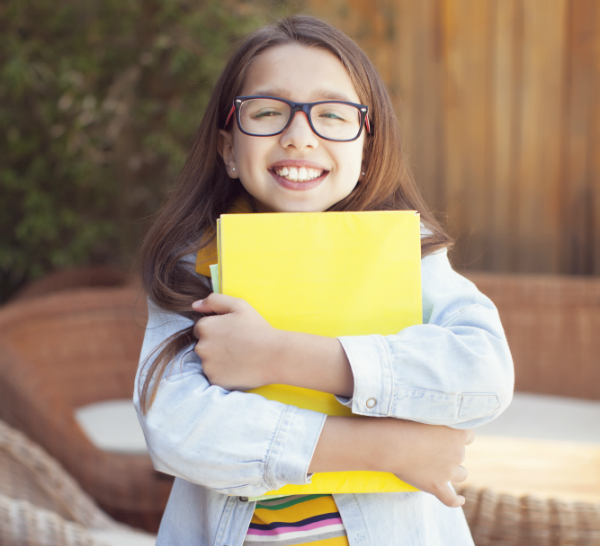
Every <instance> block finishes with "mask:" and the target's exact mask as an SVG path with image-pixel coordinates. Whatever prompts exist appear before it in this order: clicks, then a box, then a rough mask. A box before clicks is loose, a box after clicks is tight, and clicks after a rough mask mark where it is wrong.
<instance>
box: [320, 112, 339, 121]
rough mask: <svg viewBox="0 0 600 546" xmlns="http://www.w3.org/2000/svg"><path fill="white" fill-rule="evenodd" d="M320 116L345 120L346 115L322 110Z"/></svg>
mask: <svg viewBox="0 0 600 546" xmlns="http://www.w3.org/2000/svg"><path fill="white" fill-rule="evenodd" d="M319 116H320V117H322V118H326V119H331V120H338V121H345V119H344V116H343V115H342V114H341V113H340V112H321V113H320V114H319Z"/></svg>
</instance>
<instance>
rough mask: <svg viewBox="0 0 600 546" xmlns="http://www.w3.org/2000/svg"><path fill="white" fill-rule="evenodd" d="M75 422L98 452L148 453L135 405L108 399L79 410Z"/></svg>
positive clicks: (129, 401)
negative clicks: (99, 450)
mask: <svg viewBox="0 0 600 546" xmlns="http://www.w3.org/2000/svg"><path fill="white" fill-rule="evenodd" d="M75 419H76V420H77V422H78V423H79V426H80V427H81V428H82V429H83V431H84V432H85V434H86V436H87V437H88V438H89V440H90V441H91V442H92V444H94V445H95V446H96V447H97V448H98V449H102V450H104V451H114V452H118V453H130V454H141V453H147V452H148V448H147V447H146V440H145V438H144V433H143V432H142V427H141V426H140V423H139V421H138V417H137V413H136V411H135V408H134V407H133V402H132V401H131V400H129V399H127V400H106V401H104V402H97V403H95V404H89V405H87V406H82V407H80V408H77V409H76V410H75Z"/></svg>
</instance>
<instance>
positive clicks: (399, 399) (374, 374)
mask: <svg viewBox="0 0 600 546" xmlns="http://www.w3.org/2000/svg"><path fill="white" fill-rule="evenodd" d="M421 265H422V291H423V324H422V325H418V326H411V327H409V328H405V329H404V330H402V331H401V332H399V333H398V334H396V335H392V336H377V335H370V336H354V337H340V338H339V339H340V342H341V343H342V345H343V347H344V350H345V352H346V355H347V356H348V360H349V361H350V366H351V368H352V372H353V374H354V385H355V386H354V393H353V396H352V398H351V399H341V400H340V401H342V402H343V403H345V404H346V405H348V406H349V407H351V409H352V412H353V413H355V414H358V415H366V416H370V417H396V418H399V419H409V420H411V421H419V422H421V423H428V424H433V425H447V426H451V427H455V428H470V427H474V426H477V425H481V424H483V423H485V422H487V421H490V420H492V419H493V418H494V417H496V416H498V415H499V414H500V413H501V412H502V411H503V410H504V409H505V408H506V407H507V406H508V404H509V403H510V401H511V399H512V392H513V385H514V370H513V363H512V358H511V355H510V351H509V348H508V343H507V341H506V337H505V335H504V330H503V329H502V325H501V323H500V318H499V316H498V312H497V310H496V308H495V306H494V305H493V304H492V302H491V301H490V300H489V299H488V298H487V297H486V296H484V295H483V294H482V293H481V292H479V291H478V290H477V288H476V287H475V285H474V284H473V283H471V282H470V281H468V280H467V279H465V278H464V277H463V276H461V275H459V274H458V273H456V272H455V271H454V270H453V269H452V267H451V265H450V262H449V261H448V257H447V253H446V251H439V252H437V253H434V254H431V255H429V256H426V257H425V258H423V260H421Z"/></svg>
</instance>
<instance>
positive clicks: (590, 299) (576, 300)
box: [466, 272, 600, 400]
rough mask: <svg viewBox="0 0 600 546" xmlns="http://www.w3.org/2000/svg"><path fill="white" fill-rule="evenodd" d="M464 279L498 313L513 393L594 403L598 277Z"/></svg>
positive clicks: (598, 393)
mask: <svg viewBox="0 0 600 546" xmlns="http://www.w3.org/2000/svg"><path fill="white" fill-rule="evenodd" d="M466 275H467V276H468V277H469V278H470V279H471V280H472V281H473V282H475V284H476V285H477V286H478V288H479V289H480V290H481V291H482V292H483V293H484V294H487V295H488V296H489V297H490V298H491V299H492V301H493V302H494V303H495V304H496V305H497V307H498V310H499V312H500V317H501V318H502V324H503V325H504V329H505V331H506V336H507V338H508V341H509V343H510V348H511V351H512V353H513V358H514V362H515V374H516V385H515V389H516V390H517V391H525V392H532V393H539V394H553V395H558V396H572V397H578V398H587V399H591V400H600V366H599V365H598V362H600V360H599V359H600V356H599V355H600V335H599V334H600V277H567V276H558V275H510V274H493V273H472V272H467V273H466Z"/></svg>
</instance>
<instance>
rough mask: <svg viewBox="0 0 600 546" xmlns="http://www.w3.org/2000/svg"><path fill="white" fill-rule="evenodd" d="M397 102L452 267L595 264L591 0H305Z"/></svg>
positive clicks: (596, 83) (598, 120)
mask: <svg viewBox="0 0 600 546" xmlns="http://www.w3.org/2000/svg"><path fill="white" fill-rule="evenodd" d="M307 1H308V7H309V9H310V11H311V12H312V13H314V14H315V15H317V16H320V17H323V18H324V19H326V20H328V21H330V22H332V23H333V24H335V25H336V26H338V27H340V28H342V30H344V31H345V32H347V33H348V34H349V35H350V36H352V37H353V38H354V39H356V40H357V42H358V43H359V44H360V45H361V46H362V47H363V48H364V49H365V51H366V52H367V53H368V54H369V56H370V57H371V58H372V59H373V60H374V62H375V63H376V65H377V66H378V68H379V70H380V71H381V73H382V75H383V77H384V80H385V81H386V83H387V85H388V88H389V90H390V92H391V94H392V96H393V98H394V100H395V102H396V105H397V112H398V116H399V119H400V122H401V126H402V129H403V132H404V135H405V141H406V146H407V149H408V151H409V153H410V157H411V160H412V164H413V169H414V171H415V174H416V176H417V180H418V181H419V183H420V184H421V187H422V188H423V190H424V193H425V195H426V197H427V199H428V201H429V203H430V204H431V205H432V207H433V208H434V209H435V210H437V211H438V212H439V213H440V214H441V215H442V217H443V218H446V217H447V220H445V223H446V226H447V227H448V229H449V231H450V233H451V234H452V235H453V236H455V237H456V238H457V247H456V253H455V263H457V265H458V266H459V267H460V266H462V267H466V268H471V269H483V270H494V271H514V272H548V273H551V272H552V273H571V274H596V275H598V274H600V0H329V1H328V2H327V3H325V2H321V1H320V0H319V1H317V0H307Z"/></svg>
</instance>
